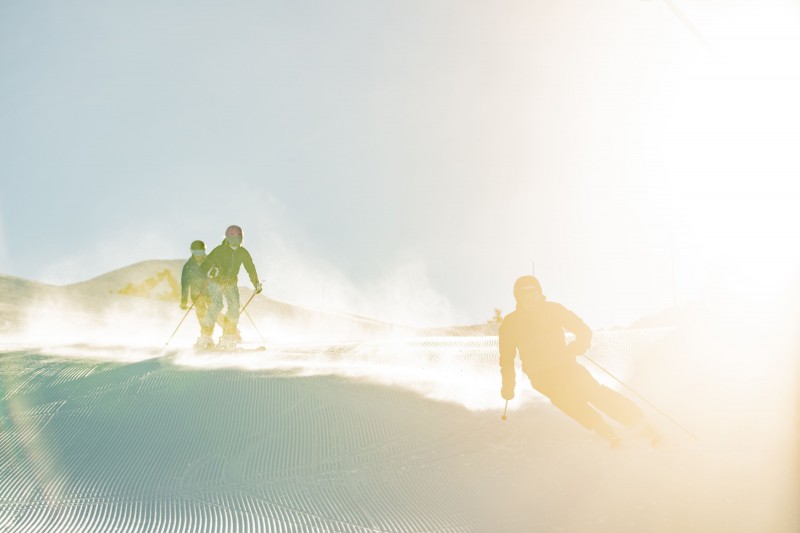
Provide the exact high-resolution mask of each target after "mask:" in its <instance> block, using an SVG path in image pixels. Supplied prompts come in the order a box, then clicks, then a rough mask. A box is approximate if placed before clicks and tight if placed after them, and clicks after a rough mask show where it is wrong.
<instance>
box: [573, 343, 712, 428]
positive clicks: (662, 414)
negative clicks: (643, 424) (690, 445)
mask: <svg viewBox="0 0 800 533" xmlns="http://www.w3.org/2000/svg"><path fill="white" fill-rule="evenodd" d="M583 356H584V357H585V358H586V359H588V360H589V362H591V363H593V364H594V365H595V366H596V367H597V368H599V369H600V370H602V371H603V372H605V373H606V374H608V375H609V376H611V377H612V378H614V380H616V382H617V383H619V384H620V385H622V386H623V387H625V388H626V389H628V390H629V391H630V392H632V393H633V394H635V395H636V397H637V398H639V399H640V400H642V401H643V402H644V403H646V404H647V405H649V406H650V407H652V408H653V409H654V410H655V411H656V412H657V413H659V414H660V415H661V416H663V417H664V418H666V419H667V420H669V421H670V422H672V423H673V424H675V425H676V426H678V427H679V428H681V429H682V430H683V431H684V432H685V433H686V434H687V435H689V436H690V437H692V438H693V439H694V440H700V439H698V438H697V437H696V436H695V434H694V433H692V432H691V431H689V430H688V429H686V428H685V427H683V426H682V425H681V424H679V423H678V422H677V421H676V420H675V419H674V418H672V417H671V416H669V415H668V414H667V413H665V412H664V411H662V410H661V409H659V408H658V407H656V406H655V405H653V404H652V403H650V402H649V401H648V400H647V398H645V397H644V396H642V395H641V394H639V393H638V392H636V391H635V390H633V389H632V388H630V387H629V386H627V385H626V384H625V383H623V382H622V380H621V379H619V378H618V377H617V376H615V375H614V374H612V373H611V372H609V371H608V370H606V369H605V368H603V367H602V366H600V365H599V364H598V363H597V361H595V360H594V359H592V358H591V357H589V356H588V355H586V354H584V355H583Z"/></svg>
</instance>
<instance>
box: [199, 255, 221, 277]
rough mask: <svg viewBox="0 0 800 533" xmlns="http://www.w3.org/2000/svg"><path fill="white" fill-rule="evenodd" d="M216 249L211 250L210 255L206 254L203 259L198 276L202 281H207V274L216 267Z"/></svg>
mask: <svg viewBox="0 0 800 533" xmlns="http://www.w3.org/2000/svg"><path fill="white" fill-rule="evenodd" d="M217 248H219V247H217ZM217 248H214V249H213V250H211V253H210V254H208V255H207V256H206V258H205V259H203V262H202V263H201V265H200V274H201V275H202V276H203V278H204V279H208V273H209V272H210V271H211V269H213V268H214V267H216V266H217V255H218V252H217ZM214 277H216V276H214Z"/></svg>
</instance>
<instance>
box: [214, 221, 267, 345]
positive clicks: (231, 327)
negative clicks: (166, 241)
mask: <svg viewBox="0 0 800 533" xmlns="http://www.w3.org/2000/svg"><path fill="white" fill-rule="evenodd" d="M242 265H244V269H245V270H246V271H247V274H248V275H249V276H250V281H251V282H252V283H253V287H254V288H255V292H256V294H258V293H260V292H261V290H262V286H261V283H260V282H259V281H258V274H256V267H255V265H253V259H252V257H250V252H248V251H247V250H246V249H245V248H244V247H243V246H242V228H240V227H239V226H229V227H228V229H227V230H225V239H224V240H223V241H222V244H220V245H219V246H217V247H216V248H214V249H213V250H212V251H211V253H210V254H208V257H206V259H205V261H203V264H202V266H201V271H202V272H203V275H204V276H205V277H206V278H208V279H209V283H208V289H207V291H208V294H209V296H210V297H211V305H210V306H209V308H208V313H206V317H205V320H204V321H203V330H202V338H203V339H202V340H203V341H204V344H205V346H206V347H210V346H211V345H213V341H212V339H211V335H212V334H213V332H214V322H215V321H216V320H217V316H218V315H219V313H220V311H222V307H223V305H224V304H223V300H224V301H225V304H227V306H228V311H227V313H226V315H225V325H224V326H223V331H222V337H221V338H220V346H222V347H232V346H235V345H236V343H237V342H238V341H239V340H240V339H239V338H238V334H237V330H236V328H237V325H238V323H239V312H240V311H239V306H240V302H239V287H238V285H237V282H238V279H239V269H240V268H241V266H242Z"/></svg>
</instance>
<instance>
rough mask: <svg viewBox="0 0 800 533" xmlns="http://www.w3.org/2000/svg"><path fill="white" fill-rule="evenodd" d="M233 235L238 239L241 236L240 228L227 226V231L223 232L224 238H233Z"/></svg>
mask: <svg viewBox="0 0 800 533" xmlns="http://www.w3.org/2000/svg"><path fill="white" fill-rule="evenodd" d="M235 235H238V236H239V237H241V236H242V228H240V227H239V226H235V225H234V226H228V229H226V230H225V236H226V237H233V236H235Z"/></svg>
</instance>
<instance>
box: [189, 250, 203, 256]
mask: <svg viewBox="0 0 800 533" xmlns="http://www.w3.org/2000/svg"><path fill="white" fill-rule="evenodd" d="M192 255H193V256H195V257H200V256H202V255H206V251H205V250H192Z"/></svg>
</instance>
